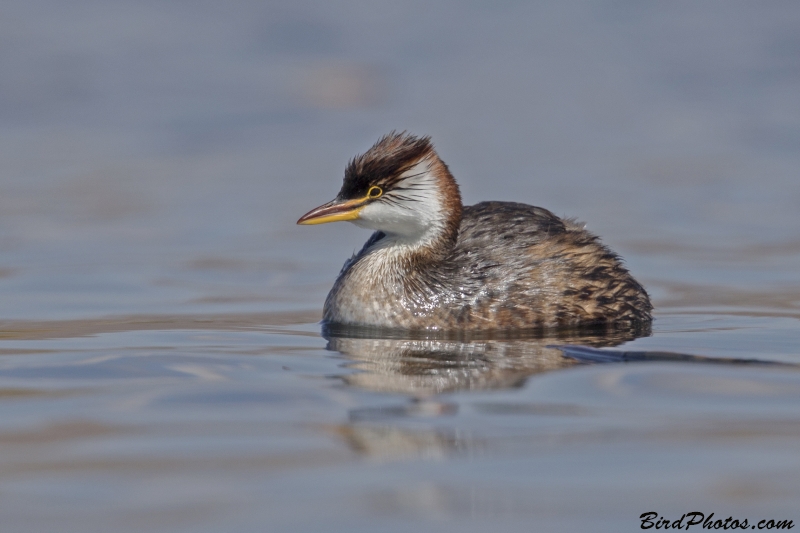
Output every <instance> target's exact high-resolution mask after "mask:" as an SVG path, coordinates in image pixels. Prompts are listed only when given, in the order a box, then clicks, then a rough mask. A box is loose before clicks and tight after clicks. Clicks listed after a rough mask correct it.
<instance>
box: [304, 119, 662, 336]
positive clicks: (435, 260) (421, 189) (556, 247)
mask: <svg viewBox="0 0 800 533" xmlns="http://www.w3.org/2000/svg"><path fill="white" fill-rule="evenodd" d="M342 220H347V221H350V222H353V223H354V224H356V225H358V226H361V227H364V228H369V229H372V230H375V233H373V234H372V236H371V237H370V238H369V240H367V242H366V244H364V247H363V248H362V249H361V251H360V252H358V253H357V254H355V255H353V257H351V258H350V259H349V260H348V261H347V262H345V264H344V267H342V271H341V272H340V274H339V277H338V278H337V279H336V282H335V283H334V285H333V288H332V289H331V291H330V293H329V294H328V297H327V299H326V300H325V307H324V311H323V320H324V321H325V322H326V323H328V324H341V325H352V326H367V327H378V328H393V329H409V330H417V329H423V330H462V331H478V330H509V329H537V330H550V329H554V328H561V327H580V326H596V325H605V326H606V327H609V326H617V325H635V324H642V323H649V321H650V320H651V311H652V309H653V306H652V305H651V304H650V298H649V297H648V295H647V292H646V291H645V290H644V288H643V287H642V286H641V285H640V284H639V283H638V282H637V281H636V280H635V279H633V277H632V276H631V275H630V273H629V272H628V270H627V269H626V268H625V267H624V266H623V265H622V261H621V259H620V258H619V256H617V255H616V254H615V253H614V252H612V251H611V250H610V249H608V248H607V247H606V246H604V245H603V244H602V243H600V241H599V239H598V238H597V237H596V236H595V235H593V234H591V233H589V232H588V231H586V230H585V229H584V228H583V226H582V225H579V224H577V223H576V222H575V221H573V220H569V219H567V220H564V219H560V218H558V217H557V216H555V215H554V214H553V213H551V212H550V211H548V210H546V209H542V208H541V207H534V206H530V205H526V204H519V203H513V202H481V203H479V204H475V205H472V206H462V204H461V194H460V193H459V189H458V185H457V184H456V181H455V179H454V178H453V176H452V174H451V173H450V171H449V169H448V168H447V165H445V164H444V162H443V161H442V160H441V159H439V156H438V155H437V153H436V151H435V150H434V148H433V145H432V143H431V140H430V138H429V137H415V136H413V135H409V134H407V133H405V132H404V133H395V132H392V133H390V134H389V135H386V136H384V137H382V138H381V139H379V140H378V142H376V143H375V145H373V146H372V148H370V149H369V150H367V151H366V152H365V153H364V154H363V155H360V156H357V157H355V158H353V159H352V160H351V161H350V163H349V164H348V166H347V169H346V170H345V176H344V183H343V185H342V189H341V190H340V191H339V195H338V196H337V197H336V198H335V199H334V200H333V201H331V202H328V203H327V204H324V205H321V206H320V207H317V208H316V209H313V210H311V211H309V212H308V213H306V214H305V215H303V216H302V217H301V218H300V220H298V221H297V223H298V224H324V223H326V222H336V221H342Z"/></svg>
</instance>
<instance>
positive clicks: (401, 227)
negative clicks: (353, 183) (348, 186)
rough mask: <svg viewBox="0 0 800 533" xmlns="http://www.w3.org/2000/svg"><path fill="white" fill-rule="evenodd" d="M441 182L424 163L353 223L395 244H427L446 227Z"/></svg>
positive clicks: (410, 172) (424, 160) (410, 170)
mask: <svg viewBox="0 0 800 533" xmlns="http://www.w3.org/2000/svg"><path fill="white" fill-rule="evenodd" d="M445 220H446V217H445V213H444V207H443V205H442V198H441V193H440V191H439V181H438V179H437V178H436V176H434V175H433V174H432V173H431V171H430V161H429V160H427V159H423V160H422V161H420V162H419V163H417V164H416V165H414V166H413V167H412V168H410V169H408V170H407V171H406V172H404V173H403V174H402V175H401V180H400V181H399V182H398V184H397V186H396V187H393V188H392V190H390V191H387V192H386V194H385V195H384V196H383V198H381V199H380V200H378V201H375V202H371V203H369V204H367V205H366V206H365V207H364V208H363V209H362V210H361V212H360V213H359V218H358V219H357V220H354V221H353V223H354V224H356V225H358V226H361V227H365V228H369V229H373V230H380V231H383V232H384V233H386V234H387V235H388V236H389V237H393V240H403V241H406V242H409V241H410V242H414V241H425V240H428V239H430V238H432V237H434V236H435V235H436V234H437V233H439V232H440V231H441V230H442V228H443V227H444V223H445Z"/></svg>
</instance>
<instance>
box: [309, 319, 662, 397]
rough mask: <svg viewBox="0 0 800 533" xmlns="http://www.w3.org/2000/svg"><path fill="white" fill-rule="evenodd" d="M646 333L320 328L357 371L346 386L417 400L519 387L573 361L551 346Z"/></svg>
mask: <svg viewBox="0 0 800 533" xmlns="http://www.w3.org/2000/svg"><path fill="white" fill-rule="evenodd" d="M649 334H650V329H649V326H646V327H644V328H628V329H615V330H613V331H609V330H607V329H602V330H600V329H582V330H571V331H561V332H557V333H549V334H545V333H542V332H525V333H523V332H517V333H515V334H514V335H509V334H494V335H484V336H476V335H471V336H460V337H459V336H449V337H448V336H445V335H442V334H441V333H439V334H437V333H427V332H404V333H403V332H386V331H383V332H381V331H379V330H369V329H361V328H352V327H341V326H337V327H333V326H325V327H324V329H323V336H324V337H325V338H326V339H327V340H328V349H329V350H332V351H336V352H339V353H341V354H343V355H344V356H346V357H347V358H349V359H350V360H352V367H353V368H355V369H357V370H359V372H355V373H352V374H348V375H346V376H343V379H344V381H345V382H346V383H347V384H349V385H352V386H355V387H359V388H363V389H368V390H373V391H380V392H395V393H405V394H409V395H412V396H414V397H417V398H424V397H426V396H430V395H433V394H437V393H442V392H453V391H460V390H484V389H498V388H509V387H515V386H519V385H521V384H522V383H523V382H524V381H525V379H526V378H528V377H529V376H531V375H532V374H537V373H540V372H546V371H549V370H556V369H560V368H565V367H569V366H573V365H575V364H577V362H576V360H575V359H572V358H568V357H565V356H564V355H563V353H562V352H561V350H559V349H557V348H554V347H553V346H554V345H563V344H571V345H575V344H579V345H585V346H591V347H595V348H600V347H610V346H617V345H619V344H621V343H623V342H626V341H629V340H632V339H635V338H637V337H641V336H646V335H649Z"/></svg>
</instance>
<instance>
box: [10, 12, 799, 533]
mask: <svg viewBox="0 0 800 533" xmlns="http://www.w3.org/2000/svg"><path fill="white" fill-rule="evenodd" d="M799 25H800V9H798V8H797V7H796V6H795V4H793V3H789V2H785V3H782V2H775V3H771V4H769V5H764V4H760V5H755V4H749V3H743V2H742V3H736V2H733V3H731V2H726V3H724V4H722V3H714V2H707V3H701V4H697V3H693V4H688V3H686V4H681V3H678V4H670V5H666V4H665V5H656V4H653V5H649V4H648V5H638V4H629V3H625V2H621V3H620V2H617V3H612V4H607V5H604V6H599V5H596V4H592V3H588V2H573V3H566V2H552V3H539V4H537V5H528V4H526V3H519V2H507V3H503V4H501V5H498V4H497V3H495V2H479V1H474V2H468V3H463V2H449V1H440V2H433V3H431V2H424V3H422V2H405V3H402V4H396V3H395V4H383V3H368V2H363V3H362V2H344V3H337V4H333V3H320V2H314V1H307V2H293V3H291V4H285V3H279V2H249V1H246V0H243V1H237V2H227V3H225V4H224V5H223V4H220V5H213V4H208V3H200V4H196V5H195V4H193V5H191V6H189V5H188V4H183V3H170V4H157V3H147V2H145V3H142V2H126V1H120V2H102V1H99V2H98V1H78V2H70V5H69V6H66V5H62V4H60V3H57V2H52V1H49V0H41V1H34V2H30V1H26V2H22V1H15V0H12V1H8V2H5V3H4V4H3V6H2V8H0V36H2V37H0V65H2V67H3V72H4V73H5V74H4V75H3V76H2V77H0V451H2V453H0V518H1V519H2V523H3V531H37V532H38V531H64V532H69V531H75V532H86V531H109V530H113V531H142V530H153V531H186V532H189V531H191V532H197V531H209V532H211V531H215V532H216V531H228V530H230V531H234V530H235V531H265V530H268V531H376V530H381V531H420V530H436V531H487V530H497V531H533V530H535V531H583V530H587V529H589V528H592V529H596V530H604V531H628V530H636V529H638V527H639V521H638V516H639V515H640V514H642V513H644V512H647V511H657V512H659V513H660V514H661V515H663V516H667V517H671V518H679V517H680V515H681V514H683V513H687V512H692V511H701V512H704V513H706V514H710V513H712V512H713V513H715V515H716V516H718V517H719V516H722V517H723V518H724V517H727V516H734V517H737V518H740V519H744V518H748V519H749V520H750V522H751V523H752V522H754V521H756V522H757V521H758V520H761V519H769V518H774V519H793V520H794V521H795V524H798V523H800V514H798V513H797V501H798V500H799V499H800V482H798V479H800V475H798V474H800V453H798V447H797V442H798V437H800V371H798V369H797V365H800V217H798V210H797V205H799V204H800V179H798V169H800V152H798V150H797V147H798V146H800V99H798V97H797V95H798V94H800V62H798V57H800V54H798V51H800V40H798V35H800V34H798V32H797V28H798V27H800V26H799ZM391 129H398V130H402V129H408V130H410V131H413V132H415V133H419V134H431V135H433V138H434V142H435V143H436V145H437V147H438V149H439V152H440V154H441V156H442V157H443V159H444V160H445V161H446V162H447V163H448V164H449V165H450V168H451V170H452V171H453V173H454V174H455V176H456V177H457V179H458V180H459V182H460V184H461V188H462V192H463V195H464V199H465V201H466V202H467V203H474V202H477V201H481V200H488V199H492V200H514V201H525V202H529V203H533V204H536V205H540V206H543V207H547V208H549V209H551V210H553V211H554V212H555V213H557V214H559V215H565V216H576V217H578V218H580V219H581V220H585V221H586V222H587V223H588V227H589V228H590V229H591V230H592V231H595V232H597V233H599V234H600V235H602V236H603V239H604V241H605V242H606V243H607V244H609V245H610V246H612V247H613V248H614V249H615V250H617V251H618V252H620V253H621V254H622V255H623V256H624V257H625V259H626V261H627V264H628V266H629V267H630V269H631V270H632V271H633V273H634V275H635V276H636V277H637V279H639V280H640V281H642V282H643V283H644V284H645V285H646V286H647V288H648V290H649V291H650V292H651V294H652V295H653V297H654V302H655V304H656V320H655V322H654V324H653V328H652V331H651V332H650V333H651V334H650V335H648V336H642V337H638V338H634V337H635V336H630V335H628V336H626V335H621V336H610V337H609V336H598V335H596V334H591V333H580V334H564V335H561V336H557V337H547V338H541V337H536V336H524V335H523V336H519V337H515V338H469V339H463V338H462V339H442V338H435V337H425V336H421V337H420V336H415V337H414V336H406V337H403V336H402V335H401V336H394V337H390V338H374V337H373V338H370V337H369V336H364V335H356V334H353V333H350V334H348V333H347V332H343V333H342V332H339V333H336V332H334V333H331V332H328V333H325V332H323V330H322V328H321V326H320V324H319V320H320V315H321V306H322V302H323V301H324V298H325V295H326V293H327V291H328V289H329V288H330V285H331V283H332V281H333V279H334V278H335V276H336V274H337V272H338V270H339V268H340V267H341V264H342V262H343V261H344V260H345V259H346V258H347V257H349V256H350V254H351V253H352V251H353V250H354V249H357V248H358V247H360V245H361V244H362V243H363V241H364V240H366V238H367V234H366V233H365V232H364V231H363V230H359V229H358V228H355V227H352V226H349V225H343V224H332V225H329V226H319V227H313V228H308V227H297V226H295V225H294V221H295V220H296V219H297V218H298V217H299V216H300V215H301V214H302V213H304V212H306V211H307V210H308V209H310V208H312V207H314V206H316V205H319V204H321V203H323V202H325V201H327V200H329V199H330V198H332V197H333V196H334V195H335V193H336V191H337V190H338V187H339V184H340V179H341V176H342V173H343V168H344V165H345V164H346V162H347V160H348V159H349V158H350V157H352V156H353V155H355V154H356V153H357V152H359V151H363V150H364V149H366V148H367V147H368V146H369V145H370V144H371V143H372V142H374V140H375V139H377V137H378V136H379V135H382V134H384V133H386V132H388V131H389V130H391ZM563 345H571V346H574V345H580V346H588V347H592V348H593V349H595V350H600V352H596V351H587V350H583V351H581V350H582V349H574V348H568V349H566V354H567V355H566V356H565V355H564V354H565V350H564V349H559V348H558V346H563ZM609 361H610V362H609ZM621 361H627V362H621Z"/></svg>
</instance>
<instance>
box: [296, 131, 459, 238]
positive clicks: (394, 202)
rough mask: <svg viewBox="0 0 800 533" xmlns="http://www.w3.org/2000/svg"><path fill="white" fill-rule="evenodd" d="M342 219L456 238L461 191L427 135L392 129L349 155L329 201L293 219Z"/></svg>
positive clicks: (390, 231)
mask: <svg viewBox="0 0 800 533" xmlns="http://www.w3.org/2000/svg"><path fill="white" fill-rule="evenodd" d="M341 220H346V221H350V222H353V223H354V224H356V225H358V226H361V227H364V228H369V229H373V230H378V231H382V232H384V233H386V234H387V235H390V236H393V237H395V238H396V239H401V240H404V241H410V242H413V241H423V240H431V239H434V238H436V237H441V236H445V235H447V236H450V235H449V234H451V233H452V237H453V238H455V234H456V233H457V231H458V224H459V223H460V221H461V195H460V193H459V190H458V185H457V184H456V182H455V180H454V179H453V176H452V175H451V174H450V171H449V170H448V169H447V166H446V165H445V164H444V163H443V162H442V161H441V159H439V156H438V155H437V154H436V151H435V150H434V149H433V145H432V144H431V141H430V138H429V137H415V136H413V135H409V134H407V133H394V132H393V133H390V134H389V135H386V136H384V137H382V138H381V139H379V140H378V142H377V143H375V144H374V145H373V146H372V148H370V149H369V150H367V151H366V152H365V153H364V154H363V155H360V156H357V157H355V158H353V160H351V161H350V163H349V164H348V165H347V169H346V170H345V174H344V183H343V184H342V189H341V190H340V191H339V194H338V195H337V196H336V198H335V199H334V200H333V201H331V202H328V203H327V204H324V205H321V206H319V207H317V208H316V209H312V210H311V211H309V212H308V213H306V214H305V215H303V216H302V217H301V218H300V220H298V221H297V223H298V224H324V223H326V222H338V221H341Z"/></svg>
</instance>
